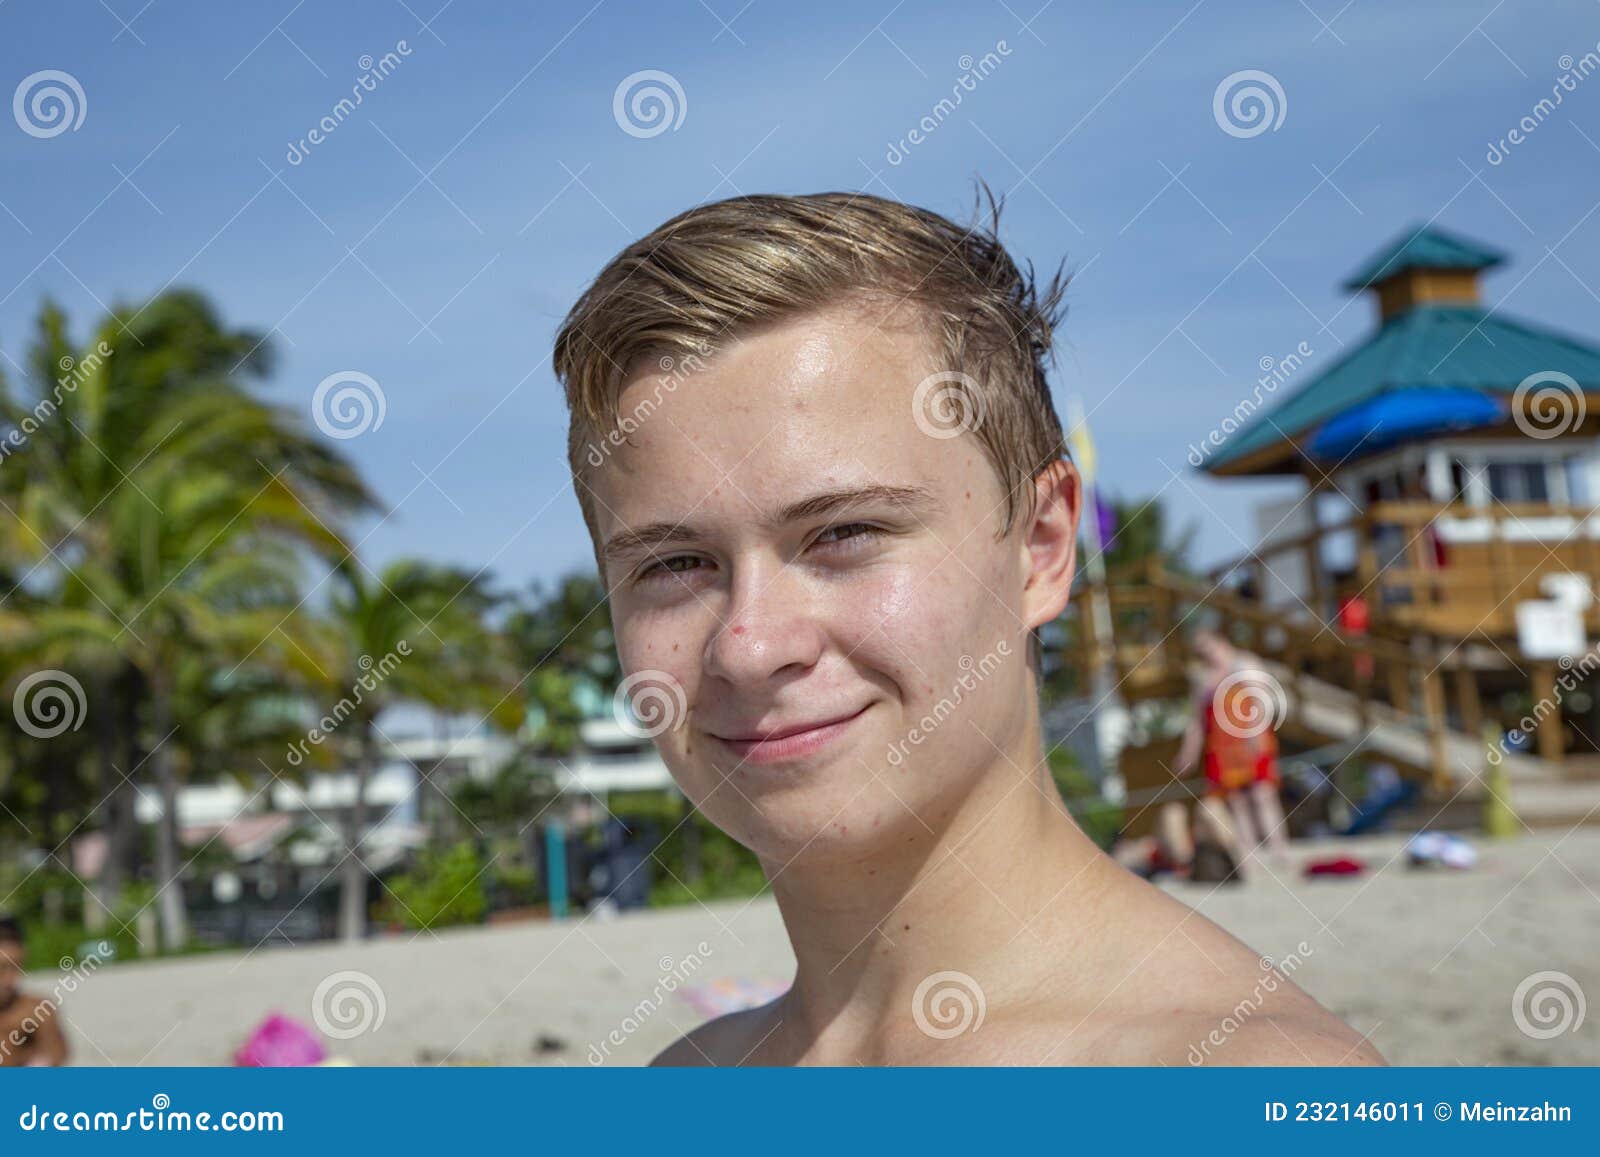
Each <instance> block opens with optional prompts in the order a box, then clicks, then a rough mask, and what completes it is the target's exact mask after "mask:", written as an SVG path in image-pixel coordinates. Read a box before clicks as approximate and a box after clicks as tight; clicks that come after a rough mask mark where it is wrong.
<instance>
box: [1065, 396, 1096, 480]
mask: <svg viewBox="0 0 1600 1157" xmlns="http://www.w3.org/2000/svg"><path fill="white" fill-rule="evenodd" d="M1067 422H1068V427H1067V446H1068V447H1069V448H1070V449H1071V450H1072V461H1073V462H1074V463H1075V464H1076V465H1077V467H1078V474H1079V476H1080V477H1081V478H1082V479H1083V481H1084V483H1085V484H1092V483H1093V482H1094V468H1095V453H1094V439H1093V438H1091V437H1090V436H1089V423H1088V421H1087V420H1086V419H1085V418H1084V416H1083V403H1081V402H1080V401H1078V399H1077V398H1071V399H1069V400H1068V402H1067Z"/></svg>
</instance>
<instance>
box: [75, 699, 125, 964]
mask: <svg viewBox="0 0 1600 1157" xmlns="http://www.w3.org/2000/svg"><path fill="white" fill-rule="evenodd" d="M117 683H118V680H117V679H116V678H115V677H114V676H111V675H104V674H102V675H101V676H100V677H98V678H97V679H96V680H95V694H96V696H97V697H98V700H99V702H100V703H101V704H102V707H101V709H100V710H99V711H96V712H94V713H93V715H92V716H91V718H92V719H93V720H94V745H95V752H96V754H97V755H98V757H99V764H100V792H101V795H100V835H101V838H102V839H103V840H104V841H105V857H104V858H103V859H102V860H101V862H100V873H99V875H98V876H97V877H96V879H95V882H94V887H93V888H92V889H91V892H90V895H88V896H85V897H84V898H83V925H84V928H85V929H87V930H88V931H89V932H90V933H91V934H95V935H98V934H99V933H100V932H101V931H102V930H103V929H104V928H105V926H106V918H107V916H108V915H109V914H110V912H111V910H112V908H114V907H115V906H116V903H117V896H118V895H119V894H120V893H121V891H122V859H121V856H120V855H119V851H120V849H119V848H118V847H117V836H118V834H119V833H118V830H117V807H118V805H119V804H120V803H121V798H120V793H119V792H118V791H117V785H118V784H119V783H121V782H122V776H121V775H119V774H118V773H117V720H116V690H117Z"/></svg>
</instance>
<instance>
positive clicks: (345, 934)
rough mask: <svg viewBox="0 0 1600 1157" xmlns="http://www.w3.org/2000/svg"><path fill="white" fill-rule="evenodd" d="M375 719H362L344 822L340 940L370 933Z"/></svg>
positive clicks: (356, 937) (375, 757)
mask: <svg viewBox="0 0 1600 1157" xmlns="http://www.w3.org/2000/svg"><path fill="white" fill-rule="evenodd" d="M372 722H373V721H372V720H371V719H369V718H365V717H363V718H362V720H361V739H360V744H361V746H360V751H359V753H358V755H357V758H356V798H355V800H354V801H353V802H352V803H351V805H350V812H349V815H348V817H347V819H346V820H345V832H344V850H345V857H344V863H343V865H341V869H340V876H339V938H340V939H341V940H360V939H361V938H362V937H364V936H365V935H366V934H367V865H366V862H365V861H364V860H362V858H361V843H362V840H363V839H364V838H365V836H366V832H367V785H368V784H369V783H370V782H371V781H372V772H373V765H374V764H375V763H376V762H377V734H376V730H375V729H374V727H373V725H372Z"/></svg>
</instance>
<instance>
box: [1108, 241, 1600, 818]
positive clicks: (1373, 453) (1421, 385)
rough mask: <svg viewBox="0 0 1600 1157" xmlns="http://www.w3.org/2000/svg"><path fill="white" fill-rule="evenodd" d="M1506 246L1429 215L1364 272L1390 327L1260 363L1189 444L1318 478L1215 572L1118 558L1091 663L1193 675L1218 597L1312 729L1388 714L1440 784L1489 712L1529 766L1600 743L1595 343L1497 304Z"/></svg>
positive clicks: (1224, 463)
mask: <svg viewBox="0 0 1600 1157" xmlns="http://www.w3.org/2000/svg"><path fill="white" fill-rule="evenodd" d="M1505 260H1506V258H1505V257H1504V255H1502V254H1500V253H1498V252H1495V251H1493V250H1491V249H1489V248H1487V247H1485V246H1483V245H1480V244H1478V243H1476V242H1473V241H1470V240H1468V239H1465V238H1462V237H1458V236H1454V235H1452V234H1450V233H1448V232H1446V231H1444V230H1442V229H1439V228H1436V227H1433V226H1422V227H1419V228H1415V229H1412V230H1410V231H1408V232H1407V233H1406V234H1404V235H1403V236H1401V237H1400V238H1398V239H1397V240H1396V241H1394V242H1393V243H1391V244H1390V245H1388V246H1386V247H1385V248H1384V249H1383V250H1382V251H1381V252H1379V253H1378V254H1377V255H1375V256H1374V257H1373V258H1372V259H1371V260H1370V261H1369V262H1367V263H1366V265H1365V266H1364V267H1362V269H1361V270H1360V271H1359V272H1358V273H1356V274H1355V275H1354V276H1353V277H1351V278H1350V279H1349V280H1348V281H1347V282H1346V283H1345V286H1344V288H1346V289H1347V290H1349V291H1351V292H1352V293H1364V294H1368V295H1370V297H1371V298H1372V300H1373V302H1374V304H1375V306H1376V323H1377V324H1376V327H1375V329H1374V330H1373V332H1372V333H1371V334H1370V335H1369V336H1368V337H1367V338H1366V339H1365V340H1363V341H1361V342H1359V343H1357V344H1352V345H1351V346H1349V347H1347V348H1345V349H1343V350H1341V351H1340V352H1339V353H1338V354H1337V356H1335V357H1334V358H1333V359H1332V360H1331V361H1330V362H1328V363H1327V364H1326V365H1325V367H1319V368H1316V369H1314V368H1313V367H1312V366H1311V365H1295V366H1294V367H1292V368H1293V371H1294V372H1293V373H1292V374H1287V375H1285V374H1279V375H1278V376H1277V377H1276V378H1272V379H1265V378H1264V379H1263V380H1262V383H1261V384H1260V385H1258V387H1257V388H1255V389H1254V390H1252V391H1250V393H1249V395H1248V396H1246V397H1245V398H1244V399H1242V400H1241V402H1240V404H1239V405H1238V406H1236V407H1235V409H1234V410H1233V411H1232V412H1231V413H1230V414H1228V415H1226V416H1225V418H1224V421H1223V422H1222V423H1221V424H1220V430H1219V432H1214V433H1213V434H1211V435H1209V436H1208V437H1207V438H1206V439H1204V440H1202V441H1201V442H1199V443H1197V444H1196V446H1195V447H1192V448H1191V455H1190V460H1191V462H1192V463H1194V464H1195V465H1196V466H1197V468H1198V469H1200V470H1202V471H1204V472H1206V473H1208V474H1210V475H1211V476H1213V477H1216V478H1244V477H1253V478H1263V477H1274V476H1275V477H1286V478H1296V479H1299V480H1301V481H1302V483H1303V490H1302V491H1301V492H1300V493H1299V494H1297V495H1295V496H1293V497H1291V498H1289V499H1287V500H1285V501H1283V502H1280V503H1274V504H1270V505H1268V506H1267V507H1264V508H1263V509H1262V510H1261V511H1260V512H1259V513H1260V518H1259V522H1260V525H1259V526H1258V527H1257V528H1256V529H1257V535H1256V539H1255V542H1256V545H1255V547H1254V549H1253V550H1251V551H1250V552H1248V553H1247V554H1245V555H1243V556H1242V557H1240V558H1237V559H1234V560H1231V561H1229V562H1228V563H1226V564H1224V565H1222V566H1220V567H1217V568H1214V569H1213V570H1212V571H1211V572H1210V573H1209V574H1208V575H1203V576H1201V575H1188V576H1180V575H1176V574H1173V573H1171V572H1170V571H1169V570H1168V569H1167V568H1166V567H1165V565H1164V563H1163V561H1162V560H1160V559H1153V560H1150V561H1149V562H1148V563H1146V564H1143V565H1141V566H1140V567H1139V568H1137V570H1136V572H1131V573H1124V574H1121V575H1115V576H1112V577H1111V578H1110V579H1109V580H1108V591H1107V594H1108V595H1109V598H1110V601H1111V603H1112V606H1113V608H1114V613H1113V614H1112V616H1111V618H1112V622H1113V624H1114V631H1113V635H1114V638H1113V639H1110V640H1106V639H1095V638H1093V637H1092V635H1093V631H1092V626H1093V617H1092V616H1090V615H1087V614H1080V615H1079V619H1078V621H1079V622H1080V623H1081V624H1082V628H1081V630H1080V633H1079V637H1081V638H1083V639H1084V640H1085V642H1086V644H1087V645H1086V646H1085V647H1083V648H1082V659H1083V662H1084V663H1085V664H1086V665H1093V664H1095V663H1100V664H1102V669H1103V666H1104V665H1105V664H1107V662H1108V661H1109V664H1110V665H1111V666H1112V667H1113V668H1114V675H1115V677H1116V679H1117V680H1118V681H1119V682H1118V685H1119V686H1120V687H1121V689H1122V692H1123V695H1124V697H1125V698H1126V699H1127V700H1128V701H1130V702H1137V701H1139V700H1142V699H1146V698H1161V697H1172V696H1175V695H1179V694H1181V693H1182V688H1183V686H1184V682H1185V680H1184V671H1185V668H1186V666H1187V659H1188V657H1187V651H1186V647H1185V646H1184V631H1183V629H1182V627H1183V625H1184V624H1185V623H1186V622H1190V623H1192V622H1193V620H1194V617H1195V616H1196V615H1201V614H1203V615H1205V616H1207V617H1209V618H1210V619H1212V620H1214V621H1218V622H1220V624H1221V625H1222V626H1223V627H1224V628H1225V629H1227V630H1229V631H1230V632H1231V633H1232V634H1233V635H1234V636H1235V639H1236V640H1237V641H1239V642H1240V643H1241V644H1242V645H1243V646H1245V647H1246V648H1247V649H1249V650H1251V651H1252V653H1254V654H1255V655H1256V656H1257V657H1258V658H1259V659H1261V660H1262V661H1263V662H1264V663H1270V664H1274V665H1275V666H1274V667H1273V668H1272V669H1275V670H1277V671H1280V672H1281V673H1282V675H1283V678H1284V681H1285V683H1286V689H1287V691H1288V693H1289V695H1290V697H1291V698H1298V702H1299V704H1300V706H1299V707H1298V708H1296V709H1295V710H1293V711H1292V712H1291V715H1292V718H1290V719H1288V720H1286V721H1285V722H1286V726H1288V728H1289V729H1290V730H1299V731H1301V732H1303V733H1305V737H1306V739H1307V741H1308V742H1316V741H1319V740H1327V739H1330V738H1341V737H1343V738H1346V739H1351V740H1352V741H1354V739H1355V738H1356V737H1365V738H1366V740H1367V741H1369V742H1371V741H1372V740H1373V737H1374V734H1375V732H1374V730H1373V729H1374V728H1375V727H1376V728H1378V730H1379V731H1382V729H1383V728H1385V727H1387V728H1388V729H1389V730H1390V731H1391V732H1392V733H1393V735H1391V738H1394V739H1396V742H1395V743H1392V744H1390V745H1389V747H1390V748H1391V750H1389V751H1387V752H1386V754H1387V755H1388V756H1389V757H1390V758H1392V759H1394V760H1395V761H1396V762H1398V763H1400V764H1402V765H1404V766H1410V767H1414V768H1418V769H1421V770H1424V771H1427V772H1430V773H1432V777H1433V779H1434V781H1435V783H1436V784H1439V785H1443V784H1445V783H1447V782H1450V781H1452V780H1459V779H1460V778H1462V777H1463V776H1469V777H1470V776H1473V775H1476V774H1478V773H1480V772H1481V771H1482V769H1483V766H1484V754H1485V750H1484V745H1485V742H1486V740H1485V735H1486V734H1488V735H1491V736H1492V735H1499V736H1500V737H1501V740H1502V742H1501V743H1500V746H1501V748H1502V752H1501V753H1500V754H1503V755H1504V756H1505V758H1506V759H1507V760H1509V761H1510V762H1511V763H1512V764H1514V765H1515V766H1516V768H1517V771H1518V772H1519V774H1521V775H1522V776H1524V777H1525V778H1526V777H1533V776H1537V775H1539V774H1546V773H1548V772H1550V771H1551V769H1552V768H1554V767H1556V766H1557V765H1559V764H1561V763H1562V761H1563V760H1564V759H1571V758H1573V757H1577V758H1578V760H1579V762H1580V763H1581V762H1582V761H1583V759H1584V758H1585V757H1587V756H1590V755H1592V754H1593V753H1594V752H1596V751H1600V744H1597V742H1596V741H1595V737H1596V733H1597V726H1596V725H1597V724H1600V708H1597V706H1596V700H1597V699H1600V696H1595V695H1593V694H1592V693H1591V691H1590V689H1589V687H1588V682H1589V680H1588V676H1589V674H1590V673H1591V668H1592V667H1596V666H1600V654H1596V653H1595V652H1593V651H1591V650H1590V648H1591V647H1593V646H1594V645H1595V641H1597V640H1600V601H1597V600H1596V599H1595V598H1594V597H1593V592H1594V591H1595V590H1597V589H1600V510H1597V504H1600V347H1597V346H1595V345H1593V344H1590V343H1587V342H1585V341H1582V340H1580V339H1578V338H1576V337H1572V336H1569V335H1565V334H1561V333H1557V332H1555V331H1553V330H1551V329H1548V328H1546V327H1544V326H1541V325H1538V324H1535V323H1533V322H1530V321H1526V320H1522V319H1518V318H1514V317H1511V316H1508V315H1507V314H1506V313H1505V312H1504V311H1502V310H1500V309H1499V308H1497V307H1490V306H1487V305H1486V304H1485V303H1484V301H1483V299H1482V295H1481V290H1480V284H1479V280H1480V277H1481V276H1482V275H1483V274H1484V273H1485V271H1487V270H1490V269H1494V268H1495V267H1497V266H1500V265H1502V264H1503V263H1504V262H1505ZM1280 378H1281V379H1282V380H1279V379H1280ZM1261 386H1267V387H1269V388H1268V389H1266V390H1263V389H1262V388H1261ZM1358 619H1363V620H1365V627H1364V629H1363V630H1362V631H1360V632H1359V633H1357V632H1353V631H1352V630H1350V629H1349V628H1350V626H1351V625H1352V624H1353V623H1355V622H1356V621H1357V620H1358ZM1297 690H1298V691H1300V692H1303V693H1304V694H1303V695H1302V696H1299V697H1296V696H1295V694H1294V693H1295V692H1296V691H1297ZM1335 703H1338V704H1342V706H1339V707H1338V710H1337V711H1335V710H1334V708H1333V706H1332V705H1333V704H1335ZM1319 704H1320V705H1321V706H1322V707H1324V708H1327V709H1326V710H1324V711H1323V712H1322V719H1321V723H1320V725H1319V723H1318V721H1317V718H1316V716H1317V708H1318V705H1319ZM1541 705H1544V706H1543V708H1542V709H1541V710H1540V711H1539V713H1538V714H1537V716H1533V715H1529V716H1528V718H1527V719H1524V718H1523V715H1524V713H1527V712H1531V711H1533V710H1534V709H1535V708H1539V707H1540V706H1541ZM1335 714H1337V715H1339V716H1340V718H1341V719H1342V720H1344V721H1343V722H1339V721H1336V720H1335V719H1334V715H1335ZM1521 723H1529V724H1530V727H1531V731H1532V734H1531V735H1530V736H1529V737H1528V740H1527V743H1526V744H1523V743H1522V742H1521V741H1520V735H1519V733H1520V731H1521V730H1522V728H1521V727H1520V726H1519V724H1521ZM1486 728H1487V729H1489V730H1487V731H1486ZM1401 731H1409V732H1410V733H1411V734H1410V746H1406V745H1405V744H1401V743H1399V742H1398V736H1399V732H1401ZM1508 731H1509V732H1510V734H1509V736H1508V735H1507V732H1508ZM1377 746H1379V747H1382V746H1383V744H1381V743H1379V744H1377ZM1402 748H1403V749H1404V751H1402V750H1401V749H1402ZM1406 753H1409V754H1406ZM1489 754H1490V755H1491V756H1495V755H1496V754H1497V753H1495V752H1494V751H1492V750H1491V751H1490V752H1489ZM1125 762H1126V761H1125ZM1125 778H1127V777H1126V773H1125ZM1134 778H1138V777H1137V776H1135V777H1134ZM1130 786H1132V784H1130Z"/></svg>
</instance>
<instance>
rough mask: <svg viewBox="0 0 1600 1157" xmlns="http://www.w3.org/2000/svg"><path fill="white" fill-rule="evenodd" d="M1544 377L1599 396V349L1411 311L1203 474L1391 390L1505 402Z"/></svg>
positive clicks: (1526, 328)
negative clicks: (1437, 390) (1444, 390)
mask: <svg viewBox="0 0 1600 1157" xmlns="http://www.w3.org/2000/svg"><path fill="white" fill-rule="evenodd" d="M1549 370H1553V371H1557V372H1560V373H1564V374H1568V375H1570V376H1571V377H1572V378H1573V379H1574V380H1576V381H1577V383H1578V384H1579V385H1580V386H1582V387H1583V388H1584V389H1585V390H1592V391H1597V392H1600V349H1597V348H1596V347H1594V346H1592V345H1588V344H1586V343H1584V342H1581V341H1578V340H1577V339H1576V338H1571V337H1566V336H1564V335H1562V334H1557V333H1553V332H1551V331H1550V330H1546V329H1541V328H1539V327H1537V326H1533V325H1530V324H1528V323H1527V322H1522V321H1517V320H1516V319H1514V318H1508V317H1505V316H1503V315H1502V314H1499V313H1496V312H1491V311H1489V310H1485V309H1483V308H1481V307H1479V306H1458V305H1449V306H1444V305H1423V306H1416V307H1414V308H1412V309H1410V310H1408V311H1406V312H1405V313H1401V314H1397V315H1396V316H1394V317H1391V318H1390V319H1389V320H1388V321H1387V322H1385V323H1384V325H1383V326H1382V328H1380V329H1379V330H1378V332H1377V333H1375V334H1374V335H1373V336H1372V337H1371V338H1369V339H1368V340H1367V341H1366V342H1364V343H1362V344H1361V345H1359V346H1357V347H1356V348H1355V349H1352V350H1350V351H1349V352H1348V353H1346V354H1345V355H1344V356H1343V357H1341V358H1339V360H1338V361H1336V362H1334V363H1333V365H1331V366H1329V367H1328V368H1327V369H1326V370H1324V371H1322V373H1320V374H1318V375H1317V376H1316V377H1315V378H1313V379H1312V380H1311V381H1309V382H1307V383H1305V384H1304V385H1303V386H1301V387H1300V388H1299V389H1298V390H1295V391H1294V392H1293V393H1291V394H1289V395H1288V396H1286V397H1285V398H1284V399H1283V400H1282V401H1281V402H1279V403H1278V405H1276V406H1275V407H1273V408H1272V409H1270V410H1264V411H1262V412H1259V413H1257V414H1255V415H1254V416H1253V417H1252V418H1250V419H1248V420H1247V424H1246V425H1245V426H1243V428H1241V429H1240V430H1238V431H1237V432H1236V433H1234V434H1233V435H1232V436H1231V437H1229V438H1228V439H1227V441H1226V442H1224V443H1223V444H1222V445H1221V446H1220V447H1218V448H1217V449H1216V450H1215V451H1214V452H1213V453H1212V454H1211V455H1210V457H1209V458H1208V459H1207V460H1206V462H1205V465H1204V467H1203V468H1204V469H1205V470H1206V471H1207V472H1208V473H1213V474H1214V473H1217V472H1219V471H1221V470H1223V469H1224V468H1225V467H1227V466H1228V464H1229V463H1232V462H1235V461H1237V460H1238V459H1240V458H1243V457H1245V456H1247V455H1249V454H1251V453H1253V452H1255V451H1257V450H1261V449H1263V448H1264V447H1267V446H1271V445H1273V444H1274V443H1277V442H1282V441H1285V440H1287V439H1289V438H1294V437H1299V436H1300V435H1302V434H1306V433H1309V432H1310V431H1311V430H1312V429H1313V428H1315V427H1316V426H1319V425H1321V423H1323V422H1325V421H1326V420H1327V419H1329V418H1331V417H1333V416H1334V415H1335V414H1337V413H1340V412H1341V411H1343V410H1346V409H1348V408H1349V407H1351V406H1353V405H1356V404H1357V403H1359V402H1363V401H1366V400H1367V399H1368V398H1372V397H1376V396H1377V395H1378V394H1381V393H1384V392H1386V391H1389V390H1398V389H1415V388H1429V387H1446V386H1457V387H1459V386H1466V387H1469V388H1474V389H1481V390H1486V391H1489V392H1491V393H1497V394H1510V393H1513V392H1514V391H1515V390H1516V388H1517V386H1518V384H1519V383H1521V382H1522V380H1523V379H1524V378H1526V377H1528V376H1529V375H1530V374H1535V373H1539V372H1541V371H1549Z"/></svg>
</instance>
